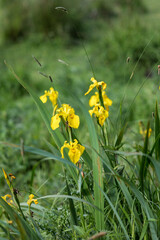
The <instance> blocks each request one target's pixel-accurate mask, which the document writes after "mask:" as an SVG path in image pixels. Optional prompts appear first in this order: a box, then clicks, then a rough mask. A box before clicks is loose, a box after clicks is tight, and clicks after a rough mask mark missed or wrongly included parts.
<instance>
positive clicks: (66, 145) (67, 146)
mask: <svg viewBox="0 0 160 240" xmlns="http://www.w3.org/2000/svg"><path fill="white" fill-rule="evenodd" d="M64 148H70V145H69V143H67V141H65V142H64V145H63V146H62V147H61V155H62V158H64V153H63V150H64Z"/></svg>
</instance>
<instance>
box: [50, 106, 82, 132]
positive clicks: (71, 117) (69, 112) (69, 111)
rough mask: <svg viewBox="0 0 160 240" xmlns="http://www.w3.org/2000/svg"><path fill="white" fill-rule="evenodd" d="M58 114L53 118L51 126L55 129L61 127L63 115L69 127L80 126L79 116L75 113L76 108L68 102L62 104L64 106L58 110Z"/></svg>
mask: <svg viewBox="0 0 160 240" xmlns="http://www.w3.org/2000/svg"><path fill="white" fill-rule="evenodd" d="M56 112H57V113H56V114H55V115H54V116H53V117H52V118H51V128H52V129H53V130H55V129H56V128H58V127H59V123H60V121H61V117H62V118H63V119H64V121H65V122H66V123H67V124H68V126H69V127H72V128H78V127H79V124H80V120H79V116H78V115H76V114H75V111H74V109H73V108H72V107H71V106H69V105H68V104H62V107H61V108H59V109H57V110H56Z"/></svg>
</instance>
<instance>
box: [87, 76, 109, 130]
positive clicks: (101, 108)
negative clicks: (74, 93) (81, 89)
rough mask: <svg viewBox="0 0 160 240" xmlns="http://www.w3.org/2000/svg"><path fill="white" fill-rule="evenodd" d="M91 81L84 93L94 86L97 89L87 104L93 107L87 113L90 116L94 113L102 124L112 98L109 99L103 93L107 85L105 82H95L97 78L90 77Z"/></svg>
mask: <svg viewBox="0 0 160 240" xmlns="http://www.w3.org/2000/svg"><path fill="white" fill-rule="evenodd" d="M91 81H92V82H93V83H92V84H91V85H90V87H89V90H88V91H87V92H86V93H85V95H87V94H89V93H90V92H91V91H92V90H93V88H95V87H96V88H97V90H98V91H96V92H95V94H94V95H92V96H91V98H90V100H89V106H90V107H93V109H92V110H89V113H90V115H91V117H92V115H93V114H94V115H95V116H96V117H97V120H98V123H99V124H100V126H103V124H104V122H105V120H106V118H108V117H109V106H111V105H112V100H111V99H109V98H108V96H107V95H106V93H105V89H106V87H107V84H106V83H104V82H103V81H101V82H97V80H95V79H94V78H93V77H92V78H91Z"/></svg>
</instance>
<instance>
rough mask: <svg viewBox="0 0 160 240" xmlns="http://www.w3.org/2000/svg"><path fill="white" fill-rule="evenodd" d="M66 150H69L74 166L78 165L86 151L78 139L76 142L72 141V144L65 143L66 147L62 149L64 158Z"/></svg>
mask: <svg viewBox="0 0 160 240" xmlns="http://www.w3.org/2000/svg"><path fill="white" fill-rule="evenodd" d="M64 148H68V149H69V152H68V156H69V157H70V159H71V162H73V163H74V164H76V163H77V162H78V161H79V159H80V157H81V155H82V154H83V152H84V150H85V147H84V146H82V145H80V144H79V143H78V141H77V140H76V139H74V142H71V141H70V144H69V143H67V141H65V142H64V145H63V146H62V147H61V154H62V158H64V154H63V150H64Z"/></svg>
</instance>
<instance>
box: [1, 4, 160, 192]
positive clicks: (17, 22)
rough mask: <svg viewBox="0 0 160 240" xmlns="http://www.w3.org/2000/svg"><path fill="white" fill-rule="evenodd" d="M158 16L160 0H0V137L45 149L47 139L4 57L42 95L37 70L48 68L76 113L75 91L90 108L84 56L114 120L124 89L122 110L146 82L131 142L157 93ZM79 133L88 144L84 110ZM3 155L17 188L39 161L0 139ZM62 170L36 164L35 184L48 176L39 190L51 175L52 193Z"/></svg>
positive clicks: (43, 84) (45, 84)
mask: <svg viewBox="0 0 160 240" xmlns="http://www.w3.org/2000/svg"><path fill="white" fill-rule="evenodd" d="M60 7H63V8H60ZM159 20H160V1H159V0H152V1H149V0H112V1H110V0H108V1H107V0H94V1H93V0H92V1H91V0H85V1H81V0H75V1H72V0H67V1H65V0H61V1H53V0H22V1H19V0H12V1H11V0H5V1H4V0H0V103H1V104H0V112H1V113H0V141H5V142H12V143H17V144H20V143H21V142H24V144H25V145H29V146H34V147H39V148H43V149H48V145H47V144H46V140H47V141H49V142H50V143H52V140H51V138H50V135H49V133H48V132H47V129H46V127H45V125H44V123H43V121H42V119H41V116H40V114H39V112H38V110H37V108H36V106H35V104H34V102H33V100H32V99H31V97H30V96H29V95H28V93H27V92H26V91H25V90H24V89H23V88H22V87H21V86H20V85H19V84H18V83H17V81H16V80H15V78H14V77H13V75H12V74H11V73H10V72H9V70H8V69H7V67H6V66H5V64H4V60H6V61H7V62H8V63H9V64H10V65H11V66H12V67H13V68H14V70H15V72H16V73H17V75H18V76H19V77H20V78H22V79H23V80H25V81H26V82H27V83H28V84H29V85H30V87H31V88H33V89H34V91H36V93H37V94H38V95H39V96H40V95H42V94H43V92H44V90H46V89H49V87H50V85H51V83H50V81H49V79H48V78H46V77H44V76H43V75H42V74H40V73H39V72H42V73H45V74H46V75H51V76H52V78H53V81H54V86H55V88H56V90H58V91H59V96H60V98H61V100H62V102H65V103H69V104H71V105H72V106H73V107H75V109H76V113H77V114H78V113H79V111H80V110H79V109H78V107H77V106H75V104H74V98H73V96H74V95H76V96H78V97H79V98H80V99H81V100H82V102H83V103H85V105H86V107H88V100H89V96H86V97H84V93H85V92H86V91H87V89H88V86H89V84H90V78H91V77H92V76H93V73H92V68H91V66H90V63H89V60H88V58H87V55H88V56H89V59H90V62H91V64H92V67H93V70H94V73H95V76H96V79H97V80H98V81H105V82H106V83H107V85H108V89H107V95H108V96H109V98H111V99H112V100H113V106H112V107H111V108H110V119H111V121H112V122H113V123H114V122H116V119H117V115H118V111H119V106H120V103H121V100H122V98H123V96H124V94H125V99H124V104H123V107H122V115H123V114H125V113H126V112H127V111H128V108H129V106H130V104H131V103H132V101H133V99H134V97H135V96H136V94H137V92H138V91H139V89H140V87H141V86H142V84H143V83H144V86H143V88H142V89H141V91H140V92H139V95H138V96H137V98H136V100H135V102H134V103H133V105H132V108H131V109H130V111H129V125H128V135H127V136H128V139H127V141H128V142H131V143H132V141H133V139H134V140H135V141H136V137H137V134H138V122H139V120H143V121H144V123H146V121H147V120H148V119H149V118H151V116H152V112H153V111H154V107H155V100H156V98H158V97H159V95H158V94H159V90H158V87H159V85H160V84H159V76H158V73H157V66H158V64H159V63H160V51H159V49H160V34H159V32H160V31H159V30H160V26H159V22H160V21H159ZM86 52H87V54H86ZM33 56H35V57H36V58H37V59H38V60H39V62H40V63H41V65H42V66H41V67H40V66H39V65H38V64H37V62H36V61H35V60H34V58H33ZM127 59H128V61H127ZM64 62H65V63H66V64H65V63H64ZM132 73H133V74H132ZM131 75H133V76H132V79H131V80H130V82H129V84H128V80H129V79H130V76H131ZM46 106H47V107H49V104H46ZM88 108H89V107H88ZM78 134H79V138H80V139H85V141H86V142H85V144H86V143H87V139H88V138H87V136H86V130H85V124H84V122H83V117H82V118H81V127H80V130H79V131H78ZM0 159H1V161H0V167H4V168H5V169H6V171H10V172H13V173H14V175H17V176H18V181H19V182H21V185H20V188H21V187H22V186H23V183H24V182H25V184H26V183H28V182H30V177H31V175H30V174H31V173H30V171H29V170H30V169H32V167H33V166H34V164H35V163H36V161H38V159H37V157H35V156H34V155H33V156H32V155H31V154H26V153H25V155H24V158H23V157H22V156H21V154H20V151H17V150H15V149H13V148H11V149H9V148H6V147H4V145H1V146H0ZM43 168H45V171H43ZM50 169H53V170H54V171H50ZM60 171H61V165H60V164H54V165H53V164H52V167H51V168H50V166H48V165H45V166H44V165H43V166H40V168H39V169H37V172H36V180H35V186H36V183H38V186H39V185H41V184H43V183H44V182H45V181H46V179H47V182H46V184H45V187H43V188H42V192H43V194H45V191H47V194H49V192H48V188H47V187H46V186H47V185H48V187H49V186H50V183H51V182H52V186H53V188H52V189H51V192H52V193H53V192H54V191H55V192H56V191H57V189H58V188H59V186H60V184H61V183H60V182H58V179H59V178H58V176H57V173H58V172H60ZM1 176H2V175H1ZM54 176H56V179H57V181H56V182H55V181H54ZM26 191H28V190H27V184H26Z"/></svg>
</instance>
